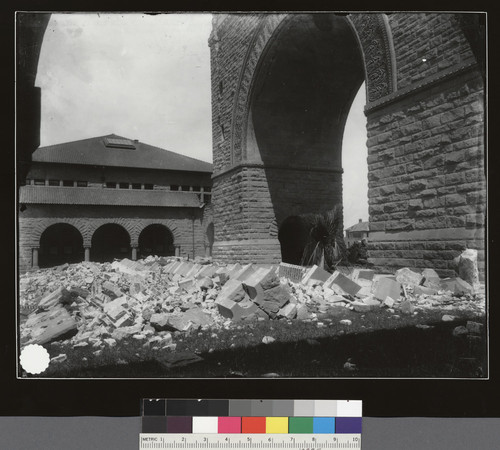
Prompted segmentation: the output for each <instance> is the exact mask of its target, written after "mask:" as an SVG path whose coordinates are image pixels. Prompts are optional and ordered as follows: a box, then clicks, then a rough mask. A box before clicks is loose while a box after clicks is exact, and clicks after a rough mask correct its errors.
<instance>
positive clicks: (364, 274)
mask: <svg viewBox="0 0 500 450" xmlns="http://www.w3.org/2000/svg"><path fill="white" fill-rule="evenodd" d="M374 275H375V271H374V270H360V271H359V272H358V276H357V281H358V282H359V280H366V281H373V276H374Z"/></svg>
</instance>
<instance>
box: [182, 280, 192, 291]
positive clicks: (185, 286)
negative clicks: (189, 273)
mask: <svg viewBox="0 0 500 450" xmlns="http://www.w3.org/2000/svg"><path fill="white" fill-rule="evenodd" d="M193 286H194V279H193V278H188V279H185V280H181V281H179V287H180V288H181V289H183V290H184V291H187V290H189V289H190V288H192V287H193Z"/></svg>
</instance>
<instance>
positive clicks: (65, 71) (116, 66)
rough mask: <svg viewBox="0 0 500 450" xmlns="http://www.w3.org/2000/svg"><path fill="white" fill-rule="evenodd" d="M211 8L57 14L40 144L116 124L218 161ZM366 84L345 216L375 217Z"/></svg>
mask: <svg viewBox="0 0 500 450" xmlns="http://www.w3.org/2000/svg"><path fill="white" fill-rule="evenodd" d="M211 19H212V18H211V15H210V14H161V15H156V16H150V15H143V14H99V15H97V14H94V13H92V14H53V15H52V17H51V19H50V22H49V25H48V27H47V30H46V32H45V36H44V41H43V46H42V51H41V54H40V62H39V67H38V75H37V82H36V85H37V86H39V87H41V88H42V123H41V137H40V139H41V143H40V145H41V146H46V145H51V144H57V143H61V142H69V141H75V140H79V139H85V138H90V137H95V136H101V135H106V134H110V133H115V134H117V135H121V136H124V137H127V138H130V139H139V140H140V141H141V142H144V143H146V144H150V145H155V146H158V147H161V148H165V149H168V150H172V151H174V152H177V153H182V154H185V155H188V156H191V157H194V158H198V159H202V160H204V161H209V162H212V131H211V127H212V122H211V93H210V51H209V47H208V37H209V35H210V30H211V26H212V24H211ZM364 104H365V88H364V85H363V86H362V87H361V89H360V92H359V93H358V95H357V97H356V99H355V101H354V104H353V107H352V108H351V113H350V115H349V119H348V123H347V125H346V130H345V135H344V145H343V167H344V190H343V192H344V225H345V227H349V226H351V225H353V224H354V223H356V222H357V221H358V219H363V220H368V205H367V189H368V188H367V167H366V156H367V154H366V118H365V116H364V114H363V106H364Z"/></svg>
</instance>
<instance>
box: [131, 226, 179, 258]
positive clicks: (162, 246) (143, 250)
mask: <svg viewBox="0 0 500 450" xmlns="http://www.w3.org/2000/svg"><path fill="white" fill-rule="evenodd" d="M174 254H175V248H174V237H173V235H172V232H171V231H170V230H169V229H168V228H167V227H166V226H164V225H160V224H152V225H148V226H147V227H146V228H144V229H143V230H142V232H141V234H140V235H139V255H138V257H139V258H146V257H147V256H149V255H156V256H173V255H174Z"/></svg>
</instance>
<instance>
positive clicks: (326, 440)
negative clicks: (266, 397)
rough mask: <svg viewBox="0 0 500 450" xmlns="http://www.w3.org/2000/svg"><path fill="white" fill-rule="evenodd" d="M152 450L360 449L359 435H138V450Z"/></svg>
mask: <svg viewBox="0 0 500 450" xmlns="http://www.w3.org/2000/svg"><path fill="white" fill-rule="evenodd" d="M153 449H160V450H161V449H233V450H243V449H250V450H251V449H274V450H281V449H283V450H285V449H292V450H322V449H351V450H360V449H361V434H302V433H301V434H267V433H266V434H261V435H259V434H236V435H235V434H177V433H141V434H140V436H139V450H153Z"/></svg>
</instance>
